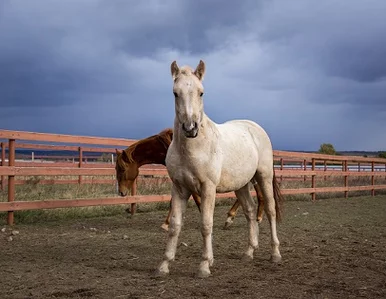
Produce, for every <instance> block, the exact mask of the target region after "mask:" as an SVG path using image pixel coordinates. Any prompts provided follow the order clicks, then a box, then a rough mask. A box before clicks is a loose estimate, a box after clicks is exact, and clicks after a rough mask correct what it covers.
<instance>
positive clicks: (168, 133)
mask: <svg viewBox="0 0 386 299" xmlns="http://www.w3.org/2000/svg"><path fill="white" fill-rule="evenodd" d="M172 138H173V129H170V128H167V129H165V130H163V131H161V132H160V133H158V134H156V135H153V136H150V137H147V138H145V139H142V140H139V141H137V142H136V143H133V144H132V145H130V146H129V147H128V148H127V149H125V150H124V151H125V152H126V156H127V158H128V159H129V163H134V162H135V160H134V157H133V153H134V151H135V149H136V148H137V146H139V145H142V144H144V143H149V142H151V141H155V140H157V139H158V140H159V141H160V142H161V143H162V144H163V145H164V146H165V147H166V148H168V147H169V145H170V143H171V142H172ZM117 163H118V165H119V166H120V167H122V168H124V167H125V166H124V163H125V162H124V161H123V160H122V159H117Z"/></svg>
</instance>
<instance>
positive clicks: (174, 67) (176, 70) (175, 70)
mask: <svg viewBox="0 0 386 299" xmlns="http://www.w3.org/2000/svg"><path fill="white" fill-rule="evenodd" d="M170 70H171V72H172V78H173V80H176V78H177V77H178V75H179V74H180V68H179V67H178V65H177V62H176V61H175V60H174V61H173V62H172V64H171V66H170Z"/></svg>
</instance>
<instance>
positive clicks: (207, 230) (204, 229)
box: [201, 223, 213, 236]
mask: <svg viewBox="0 0 386 299" xmlns="http://www.w3.org/2000/svg"><path fill="white" fill-rule="evenodd" d="M212 228H213V224H212V223H205V224H202V226H201V234H202V235H203V236H207V235H210V234H211V233H212Z"/></svg>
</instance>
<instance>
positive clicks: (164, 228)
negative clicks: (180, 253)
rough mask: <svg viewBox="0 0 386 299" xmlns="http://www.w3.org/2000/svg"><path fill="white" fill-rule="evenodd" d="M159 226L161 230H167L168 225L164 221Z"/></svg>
mask: <svg viewBox="0 0 386 299" xmlns="http://www.w3.org/2000/svg"><path fill="white" fill-rule="evenodd" d="M161 228H162V229H163V230H165V231H169V225H168V224H166V223H164V224H162V225H161Z"/></svg>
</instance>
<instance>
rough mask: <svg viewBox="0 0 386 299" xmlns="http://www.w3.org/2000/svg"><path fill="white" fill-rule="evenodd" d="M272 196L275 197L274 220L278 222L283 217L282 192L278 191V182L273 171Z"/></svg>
mask: <svg viewBox="0 0 386 299" xmlns="http://www.w3.org/2000/svg"><path fill="white" fill-rule="evenodd" d="M272 185H273V197H274V198H275V210H276V220H277V221H278V222H280V221H281V220H282V218H283V211H282V204H283V201H284V197H283V194H282V193H281V191H280V187H279V183H278V182H277V179H276V176H275V171H274V172H273V179H272Z"/></svg>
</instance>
